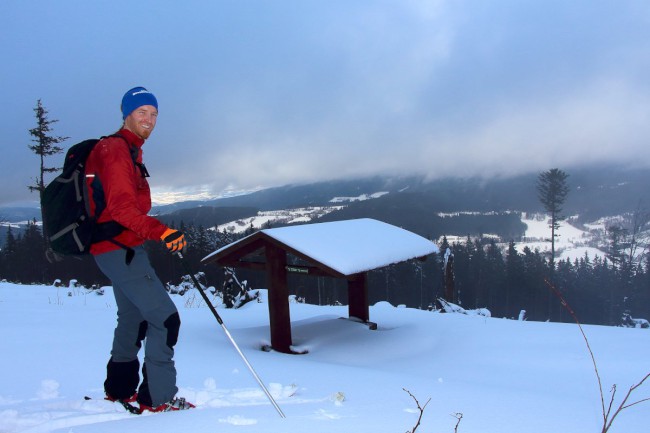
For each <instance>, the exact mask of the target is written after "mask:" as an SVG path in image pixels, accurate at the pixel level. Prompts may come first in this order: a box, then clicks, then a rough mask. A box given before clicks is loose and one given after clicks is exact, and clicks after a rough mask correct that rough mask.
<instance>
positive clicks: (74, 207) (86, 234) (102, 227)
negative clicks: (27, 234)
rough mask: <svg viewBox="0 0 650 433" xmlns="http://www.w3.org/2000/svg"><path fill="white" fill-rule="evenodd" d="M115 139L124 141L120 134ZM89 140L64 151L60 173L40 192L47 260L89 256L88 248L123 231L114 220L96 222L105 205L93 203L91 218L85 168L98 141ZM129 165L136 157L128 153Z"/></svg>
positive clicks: (94, 139)
mask: <svg viewBox="0 0 650 433" xmlns="http://www.w3.org/2000/svg"><path fill="white" fill-rule="evenodd" d="M111 137H119V138H121V139H123V140H124V141H125V142H126V139H125V138H124V137H122V136H121V135H118V134H115V135H111ZM103 138H105V137H101V138H99V139H96V138H92V139H89V140H84V141H82V142H80V143H77V144H75V145H73V146H72V147H70V149H68V152H67V153H66V156H65V161H64V163H63V170H62V172H61V174H59V175H58V176H57V177H56V178H55V179H54V180H53V181H52V182H50V184H49V185H47V187H46V188H45V190H44V191H43V194H42V195H41V212H42V215H43V234H44V236H45V240H46V242H47V245H48V251H47V252H46V256H47V257H48V259H49V260H50V261H53V260H54V261H57V260H60V259H61V257H60V255H63V256H68V255H73V256H78V255H84V254H89V253H90V245H91V244H93V243H96V242H100V241H105V240H110V241H112V242H114V243H116V244H117V245H119V246H121V247H123V248H125V247H124V246H123V245H122V244H120V243H118V242H115V241H113V240H112V238H114V237H115V236H117V235H119V234H120V233H122V231H124V230H125V228H124V226H122V225H120V224H118V223H117V222H115V221H110V222H106V223H101V224H99V223H97V219H98V218H99V215H101V210H103V209H104V208H105V206H106V204H105V203H95V205H96V206H95V207H96V209H97V212H98V214H97V215H91V213H90V207H89V203H88V187H87V185H86V173H85V165H86V160H87V159H88V156H89V155H90V152H92V150H93V149H94V148H95V146H96V145H97V143H99V141H100V140H101V139H103ZM132 156H133V163H134V164H137V163H136V161H135V157H136V155H134V154H133V153H132Z"/></svg>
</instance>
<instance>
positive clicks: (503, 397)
mask: <svg viewBox="0 0 650 433" xmlns="http://www.w3.org/2000/svg"><path fill="white" fill-rule="evenodd" d="M104 290H105V295H103V296H99V295H97V294H96V292H93V291H87V290H85V289H83V288H67V287H61V288H56V287H53V286H21V285H15V284H11V283H0V317H2V356H0V432H3V433H17V432H30V433H32V432H33V433H35V432H55V431H56V432H61V433H90V432H92V433H114V432H116V431H129V432H136V431H137V432H139V433H165V432H170V433H179V432H186V431H189V432H193V433H213V432H215V431H219V432H224V433H228V432H238V433H239V432H265V433H287V432H307V431H308V432H314V433H319V432H327V433H331V432H333V431H336V432H372V433H376V432H386V433H400V432H404V431H407V430H411V429H412V428H413V427H414V425H415V423H416V422H417V418H418V415H419V411H418V410H417V405H416V403H415V401H414V400H413V399H412V398H411V397H410V396H409V394H408V393H407V392H406V391H405V390H408V391H409V392H411V393H412V394H413V396H414V397H415V398H417V399H418V401H419V403H420V404H421V405H424V404H425V403H426V402H427V400H428V399H431V401H430V403H429V404H428V405H427V407H426V409H425V411H424V416H423V417H422V424H421V425H420V428H419V429H418V432H433V431H435V432H448V433H451V432H453V431H454V426H455V425H456V423H457V422H458V419H457V418H456V417H455V414H457V413H461V414H462V416H463V417H462V419H461V422H460V424H459V426H458V432H461V433H522V432H526V433H537V432H539V433H542V432H544V433H546V432H549V431H563V432H596V431H600V429H601V422H602V413H601V406H600V397H599V393H598V386H597V381H596V377H595V374H594V369H593V366H592V362H591V358H590V357H589V354H588V352H587V350H586V347H585V343H584V340H583V339H582V335H581V334H580V331H579V329H578V327H577V326H576V325H575V324H559V323H543V322H530V321H517V320H505V319H498V318H491V317H485V316H483V315H477V314H473V315H472V314H467V315H466V314H442V313H439V312H435V311H433V312H429V311H421V310H415V309H410V308H395V307H393V306H392V305H390V304H388V303H386V302H380V303H378V304H376V305H374V306H371V308H370V319H371V320H372V321H374V322H376V323H377V324H378V329H377V330H374V331H373V330H370V329H369V328H368V327H367V326H365V325H363V324H360V323H356V322H353V321H350V320H345V319H341V317H345V316H347V307H346V306H314V305H306V304H299V303H291V304H290V309H291V318H292V327H293V338H294V344H295V345H299V346H301V347H305V348H307V349H308V350H309V353H308V354H305V355H287V354H282V353H277V352H264V351H262V350H260V348H261V347H262V345H264V344H267V343H268V338H269V329H268V323H269V322H268V305H267V304H266V300H265V298H266V297H265V296H261V300H262V302H260V303H257V302H251V303H248V304H246V305H245V306H243V307H242V308H241V309H238V310H226V309H223V308H220V309H219V311H220V314H221V315H222V317H223V320H224V322H225V324H226V325H227V326H228V329H229V330H230V332H231V333H232V335H233V337H234V338H235V340H236V341H237V342H238V344H239V346H240V347H241V349H242V351H243V352H244V353H245V354H246V357H247V358H248V359H249V361H250V362H251V364H252V365H253V366H254V368H255V370H256V371H257V373H258V374H259V375H260V377H261V378H262V380H263V381H264V382H265V384H266V385H267V387H268V389H269V390H270V392H271V394H272V395H273V397H274V399H275V400H276V401H277V403H278V404H279V406H280V407H281V408H282V410H283V411H284V413H285V414H286V416H287V418H285V419H282V418H280V417H279V416H278V413H277V412H276V411H275V410H274V408H273V407H272V405H271V404H270V403H269V401H268V400H267V399H266V397H265V395H264V393H263V392H262V391H261V389H260V388H259V387H258V386H257V383H256V382H255V380H254V378H253V377H252V375H251V374H250V373H249V371H248V370H247V368H246V367H245V365H244V363H243V362H242V360H241V358H239V356H238V355H237V353H236V351H235V350H234V348H233V347H232V345H231V344H230V342H229V341H228V339H227V338H226V337H225V335H224V332H223V331H222V330H221V328H220V327H219V326H218V324H217V323H216V321H215V320H214V317H213V316H212V315H211V313H210V312H209V310H208V308H207V307H206V306H205V305H204V304H203V302H202V300H201V298H200V296H199V295H198V294H197V293H196V292H195V291H194V290H192V291H189V292H188V293H186V294H185V295H184V296H178V295H173V296H172V299H173V300H174V302H175V303H176V305H177V306H178V308H179V311H180V314H181V318H182V322H183V324H182V326H181V335H180V340H179V344H178V345H177V347H176V349H177V350H176V363H177V367H178V372H179V375H178V384H179V387H180V392H179V395H180V396H184V397H186V398H187V399H188V400H189V401H192V402H194V403H196V404H197V408H196V409H194V410H190V411H184V412H176V413H164V414H147V415H142V416H135V415H130V414H128V413H126V412H125V411H124V410H122V409H120V408H119V407H117V405H115V404H112V403H109V402H106V401H103V400H102V384H103V380H104V373H105V365H106V361H107V360H108V356H109V353H108V352H109V349H110V344H111V339H112V334H113V327H114V325H115V314H116V309H115V303H114V299H113V294H112V289H111V288H110V287H105V288H104ZM371 290H372V288H371ZM262 294H263V295H264V293H262ZM584 330H585V333H586V335H587V336H588V339H589V342H590V344H591V347H592V350H593V352H594V354H595V356H596V359H597V362H598V369H599V372H600V375H601V378H602V380H603V388H604V392H605V399H606V402H607V401H608V399H609V396H610V394H609V390H610V387H611V386H612V385H613V384H617V385H618V389H619V392H618V393H617V395H616V396H617V404H616V405H615V406H618V402H619V401H620V398H621V396H622V395H624V394H625V392H626V391H627V389H629V387H630V386H631V385H633V384H635V383H637V382H638V381H639V380H640V379H641V378H642V377H643V376H644V375H645V374H647V373H648V372H649V371H650V366H649V364H648V359H650V344H649V343H650V331H649V330H647V329H638V328H613V327H603V326H584ZM86 395H87V396H90V397H92V400H88V401H86V400H84V398H83V397H84V396H86ZM648 397H650V384H644V385H643V386H642V387H640V388H639V389H638V390H637V391H635V393H634V394H633V400H640V399H642V398H648ZM649 405H650V403H649V402H645V403H642V404H638V405H635V406H632V407H630V408H629V409H626V410H624V411H623V412H622V413H621V414H620V415H619V417H618V418H617V419H616V420H615V422H614V424H613V427H612V428H611V430H610V433H629V432H644V431H647V428H648V425H650V410H648V408H649Z"/></svg>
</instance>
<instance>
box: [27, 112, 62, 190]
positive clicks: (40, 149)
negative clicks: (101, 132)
mask: <svg viewBox="0 0 650 433" xmlns="http://www.w3.org/2000/svg"><path fill="white" fill-rule="evenodd" d="M34 113H36V127H35V128H32V129H30V130H29V134H30V135H31V136H32V137H34V138H32V142H33V143H34V144H30V145H29V146H28V147H29V149H30V150H31V151H32V152H34V153H35V154H36V155H38V156H39V158H40V170H39V174H38V176H37V177H36V178H35V179H34V181H35V183H34V185H29V186H28V188H29V190H30V191H32V192H33V191H38V192H39V194H42V193H43V191H44V190H45V173H51V172H55V171H58V170H59V168H56V167H47V166H46V164H45V158H46V157H48V156H52V155H56V154H57V153H61V152H63V148H62V147H61V146H59V143H62V142H64V141H65V140H67V139H68V137H61V136H54V135H51V133H52V124H53V123H56V122H58V120H55V119H49V118H48V116H47V115H48V111H47V110H46V109H45V107H43V103H42V102H41V100H40V99H39V100H38V101H37V102H36V108H34ZM39 198H40V197H39Z"/></svg>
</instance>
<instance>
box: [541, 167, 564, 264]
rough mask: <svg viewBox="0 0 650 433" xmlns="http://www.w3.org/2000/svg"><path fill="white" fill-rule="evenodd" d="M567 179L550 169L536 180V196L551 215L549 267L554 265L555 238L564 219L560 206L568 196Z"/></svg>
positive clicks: (556, 170)
mask: <svg viewBox="0 0 650 433" xmlns="http://www.w3.org/2000/svg"><path fill="white" fill-rule="evenodd" d="M568 177H569V175H568V174H566V173H565V172H564V171H562V170H560V169H559V168H552V169H550V170H548V171H545V172H543V173H540V174H539V177H538V178H537V196H538V197H539V200H540V201H541V202H542V205H543V206H544V209H546V211H547V212H548V213H550V214H551V223H550V224H549V226H550V228H551V265H553V264H554V263H555V238H556V237H557V234H556V232H557V229H558V228H559V227H560V221H562V220H564V219H565V217H564V216H563V215H562V206H563V205H564V202H565V201H566V198H567V195H568V194H569V187H568V185H567V182H566V180H567V178H568Z"/></svg>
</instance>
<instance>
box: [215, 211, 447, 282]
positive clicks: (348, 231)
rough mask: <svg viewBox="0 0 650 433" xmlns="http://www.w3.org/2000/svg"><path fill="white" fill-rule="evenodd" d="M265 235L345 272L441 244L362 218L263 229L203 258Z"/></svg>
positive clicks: (435, 249)
mask: <svg viewBox="0 0 650 433" xmlns="http://www.w3.org/2000/svg"><path fill="white" fill-rule="evenodd" d="M262 235H263V236H268V237H269V238H271V239H273V240H275V241H277V242H279V243H281V244H283V245H285V246H287V247H289V248H290V249H292V250H294V251H297V252H298V253H300V254H302V255H304V256H307V257H310V258H312V259H313V260H315V261H316V262H318V263H321V264H323V265H325V266H327V267H329V268H331V269H333V270H335V271H336V272H339V273H341V274H343V275H353V274H357V273H361V272H366V271H369V270H372V269H377V268H382V267H384V266H388V265H391V264H393V263H399V262H403V261H406V260H411V259H414V258H418V257H424V256H427V255H429V254H432V253H436V252H438V247H437V246H436V245H435V244H434V243H433V242H432V241H430V240H428V239H426V238H423V237H422V236H419V235H417V234H415V233H412V232H410V231H408V230H404V229H401V228H399V227H396V226H393V225H391V224H387V223H384V222H381V221H377V220H374V219H370V218H362V219H354V220H345V221H335V222H328V223H316V224H304V225H294V226H288V227H279V228H272V229H265V230H261V231H260V232H257V233H254V234H252V235H250V236H248V237H246V238H244V239H241V240H239V241H237V242H234V243H232V244H230V245H228V246H226V247H223V248H221V249H219V250H217V251H215V252H214V253H212V254H210V255H209V256H207V257H205V258H204V259H203V261H204V262H209V261H210V258H211V257H213V256H215V255H218V254H219V253H221V252H224V251H225V250H230V249H233V248H236V245H238V244H240V243H246V241H247V239H249V238H251V237H255V236H257V237H259V236H262Z"/></svg>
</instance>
